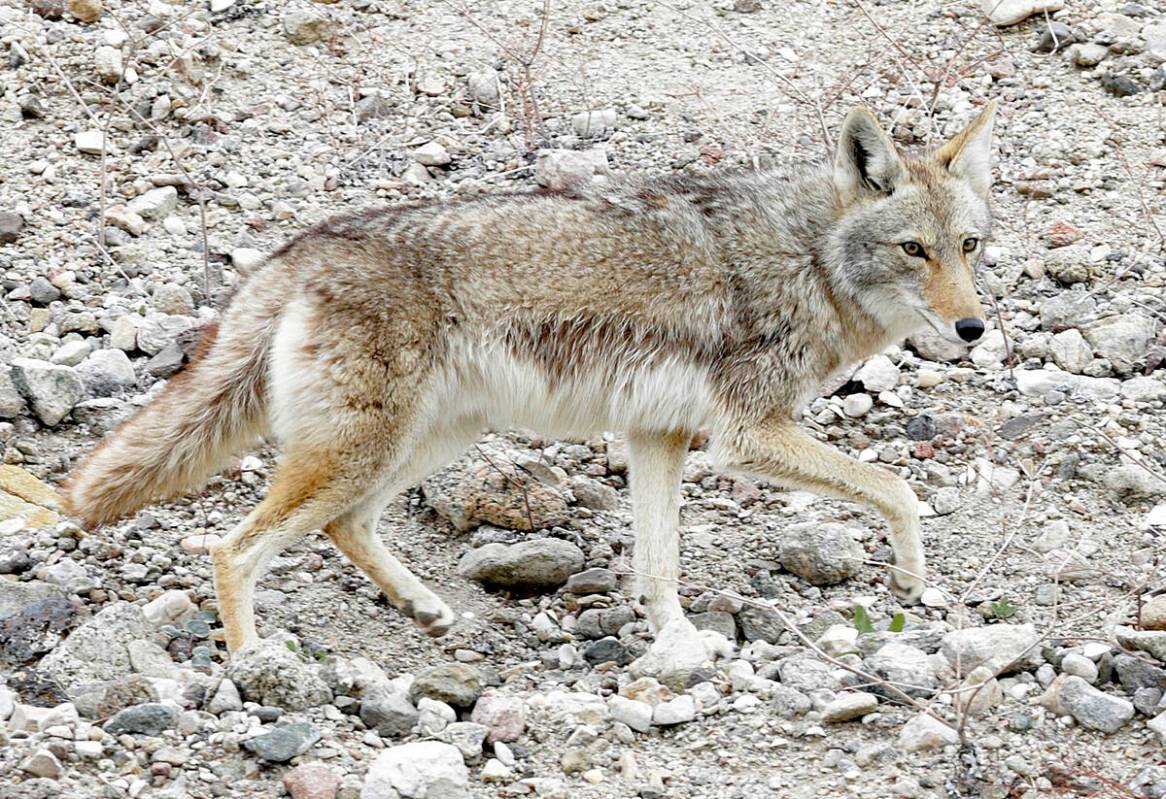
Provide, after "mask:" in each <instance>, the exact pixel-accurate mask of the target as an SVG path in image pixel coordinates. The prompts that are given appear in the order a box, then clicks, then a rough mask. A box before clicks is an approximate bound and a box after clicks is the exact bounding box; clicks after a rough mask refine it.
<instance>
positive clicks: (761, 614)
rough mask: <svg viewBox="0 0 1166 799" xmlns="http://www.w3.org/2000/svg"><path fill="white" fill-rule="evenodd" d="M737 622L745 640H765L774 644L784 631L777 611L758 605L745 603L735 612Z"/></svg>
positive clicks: (783, 625)
mask: <svg viewBox="0 0 1166 799" xmlns="http://www.w3.org/2000/svg"><path fill="white" fill-rule="evenodd" d="M737 624H739V625H740V627H741V635H743V636H744V637H745V640H746V641H767V642H769V643H771V644H776V643H777V642H778V640H779V639H780V638H781V634H782V633H783V632H785V629H786V628H785V624H784V622H782V620H781V617H780V616H778V615H777V611H775V610H772V609H771V608H763V607H760V606H758V605H746V606H745V607H743V608H741V612H740V613H738V614H737Z"/></svg>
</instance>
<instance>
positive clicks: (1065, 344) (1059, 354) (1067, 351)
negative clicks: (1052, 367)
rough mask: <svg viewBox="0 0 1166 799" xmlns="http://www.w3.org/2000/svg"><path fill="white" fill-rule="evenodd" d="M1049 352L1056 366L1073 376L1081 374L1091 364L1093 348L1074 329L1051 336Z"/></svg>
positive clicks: (1078, 331)
mask: <svg viewBox="0 0 1166 799" xmlns="http://www.w3.org/2000/svg"><path fill="white" fill-rule="evenodd" d="M1049 350H1050V352H1052V355H1053V360H1054V361H1055V362H1056V364H1057V366H1059V367H1061V368H1062V369H1064V370H1065V371H1066V372H1071V373H1073V374H1081V372H1082V371H1084V369H1085V367H1086V366H1088V365H1089V364H1090V363H1092V362H1093V348H1092V347H1091V346H1089V342H1088V341H1086V340H1085V337H1084V336H1082V335H1081V331H1080V330H1078V329H1077V328H1075V327H1073V328H1069V329H1068V330H1065V331H1062V332H1060V333H1057V334H1056V335H1055V336H1053V339H1052V342H1051V343H1050V344H1049Z"/></svg>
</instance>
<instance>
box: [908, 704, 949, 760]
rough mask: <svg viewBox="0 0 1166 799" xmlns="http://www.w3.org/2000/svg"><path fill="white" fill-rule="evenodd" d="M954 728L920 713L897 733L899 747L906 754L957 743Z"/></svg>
mask: <svg viewBox="0 0 1166 799" xmlns="http://www.w3.org/2000/svg"><path fill="white" fill-rule="evenodd" d="M959 740H960V736H959V733H958V732H956V730H955V728H954V727H952V726H950V725H947V724H944V723H943V722H942V721H940V720H939V719H937V718H934V717H933V716H929V715H928V714H926V713H920V714H919V715H917V716H916V717H915V718H913V719H911V720H910V721H908V722H907V723H906V724H904V725H903V729H902V730H900V731H899V746H901V747H902V748H903V749H904V750H905V751H907V752H926V751H929V750H931V749H941V748H943V747H944V746H947V745H949V744H957V743H959Z"/></svg>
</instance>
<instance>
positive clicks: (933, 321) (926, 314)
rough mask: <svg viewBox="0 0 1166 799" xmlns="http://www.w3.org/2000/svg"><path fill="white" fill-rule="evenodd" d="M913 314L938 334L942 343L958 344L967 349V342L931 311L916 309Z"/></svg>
mask: <svg viewBox="0 0 1166 799" xmlns="http://www.w3.org/2000/svg"><path fill="white" fill-rule="evenodd" d="M915 312H916V313H917V314H919V318H920V319H922V320H923V321H924V322H926V323H927V326H928V327H930V328H931V329H932V330H934V331H935V332H936V333H937V334H939V337H940V338H942V339H943V340H944V341H948V342H951V343H952V344H959V345H960V346H961V347H964V348H965V349H967V348H968V342H966V341H964V340H963V339H961V338H960V337H959V336H957V335H956V332H955V329H954V328H953V327H952V326H951V325H949V324H946V323H945V322H944V321H943V320H942V319H940V318H938V317H937V316H936V315H935V314H934V313H933V312H932V311H931V309H929V308H919V307H916V308H915Z"/></svg>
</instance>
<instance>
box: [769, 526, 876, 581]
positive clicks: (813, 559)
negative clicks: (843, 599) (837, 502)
mask: <svg viewBox="0 0 1166 799" xmlns="http://www.w3.org/2000/svg"><path fill="white" fill-rule="evenodd" d="M865 558H866V555H865V553H864V552H863V551H862V546H861V545H859V543H858V542H857V541H855V540H854V538H853V537H852V536H851V535H850V533H848V532H847V530H846V528H845V527H843V526H842V525H840V524H818V523H814V522H811V523H809V524H799V525H795V526H794V527H791V528H790V529H789V530H787V531H786V533H785V535H784V536H783V537H782V539H781V565H782V566H784V567H785V568H786V569H787V570H788V571H790V572H793V573H794V574H796V575H797V576H798V577H800V578H802V579H803V580H805V581H806V582H808V583H810V584H811V585H833V584H835V583H840V582H842V581H843V580H845V579H847V578H848V577H853V576H854V575H855V574H857V573H858V570H859V568H860V567H861V566H862V562H863V560H864V559H865Z"/></svg>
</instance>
